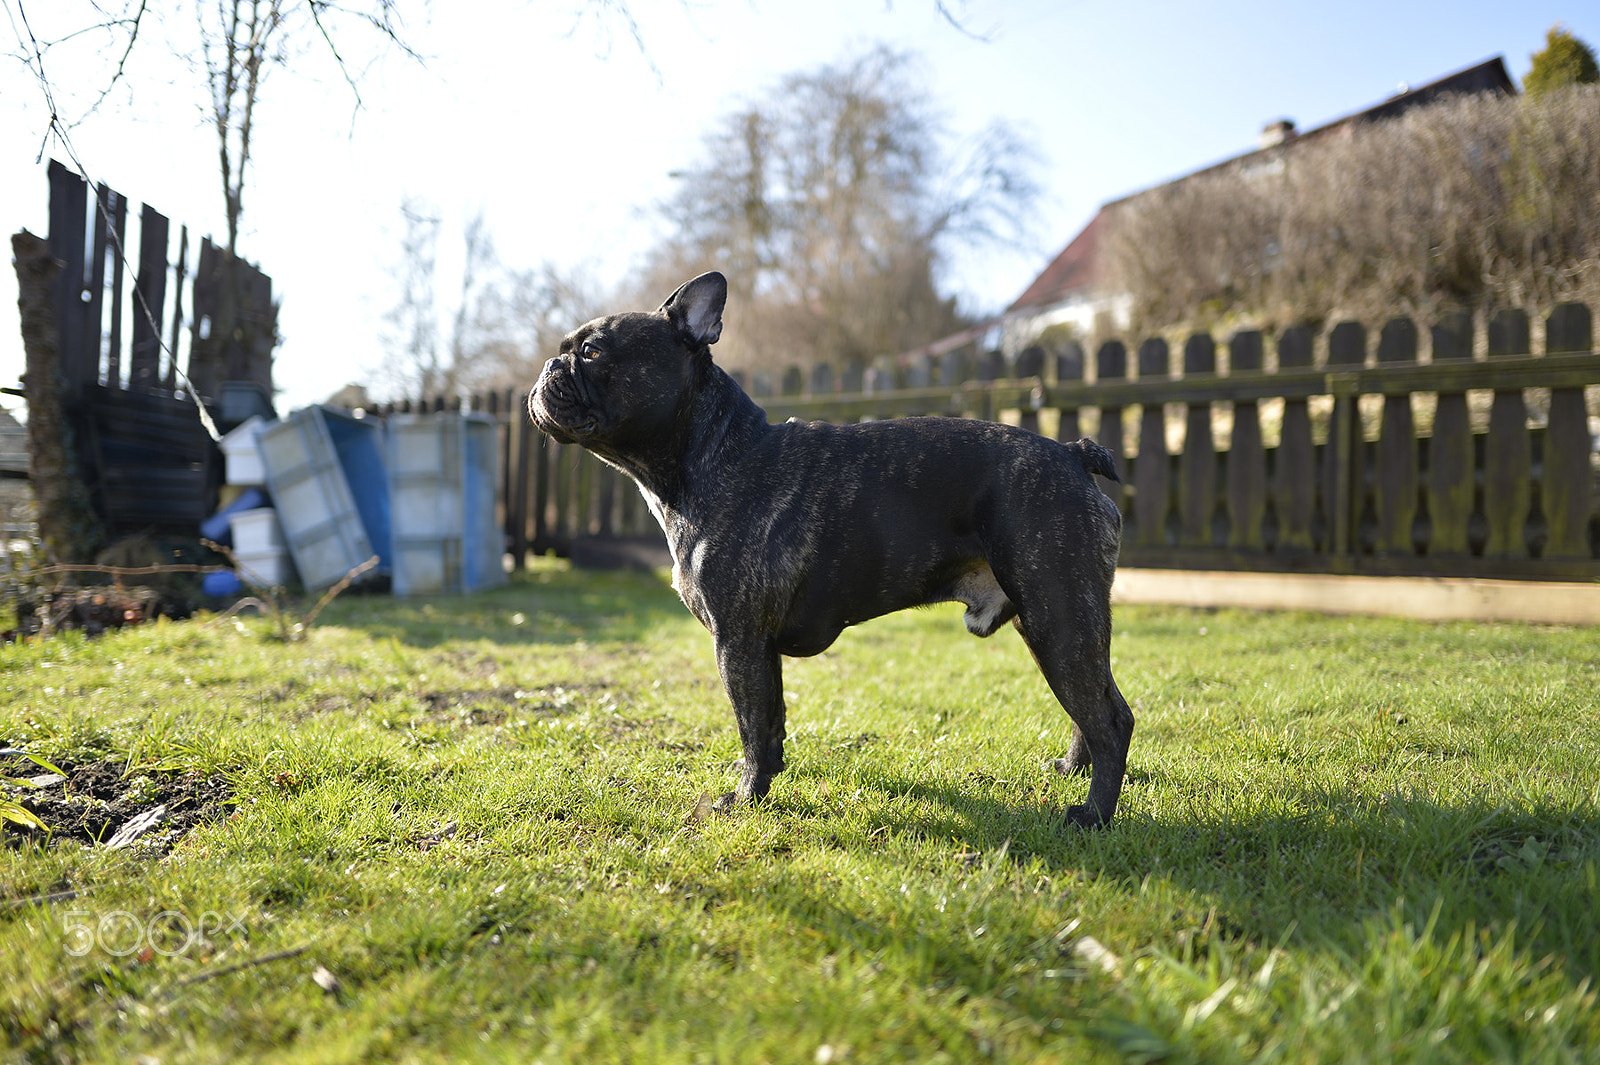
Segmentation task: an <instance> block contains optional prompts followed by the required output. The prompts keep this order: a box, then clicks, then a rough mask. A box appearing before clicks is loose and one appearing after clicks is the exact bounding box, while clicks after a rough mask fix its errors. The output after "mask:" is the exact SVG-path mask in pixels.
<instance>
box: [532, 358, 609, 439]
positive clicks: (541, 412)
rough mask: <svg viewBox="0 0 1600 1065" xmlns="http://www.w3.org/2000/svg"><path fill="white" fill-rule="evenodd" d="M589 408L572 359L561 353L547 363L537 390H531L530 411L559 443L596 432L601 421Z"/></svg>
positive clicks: (539, 425)
mask: <svg viewBox="0 0 1600 1065" xmlns="http://www.w3.org/2000/svg"><path fill="white" fill-rule="evenodd" d="M589 410H590V404H589V403H588V402H587V400H586V398H585V395H584V390H583V387H582V382H581V380H580V379H579V377H578V371H577V369H576V367H575V366H574V365H573V362H572V359H571V358H570V357H569V356H560V357H557V358H554V359H551V360H550V361H549V362H547V363H545V364H544V369H543V370H541V371H540V372H539V380H538V381H537V382H536V383H535V384H534V386H533V391H532V392H529V393H528V415H529V417H531V418H532V419H533V424H535V425H537V426H538V427H539V428H540V429H541V430H543V431H544V432H546V433H549V434H550V435H551V436H553V437H555V439H556V440H557V441H558V442H559V443H563V444H571V443H575V442H577V440H578V438H580V437H582V436H586V435H588V434H589V433H592V432H594V429H595V427H596V426H597V425H598V424H599V419H598V418H596V417H595V416H594V415H593V414H591V413H589Z"/></svg>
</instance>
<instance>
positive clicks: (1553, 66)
mask: <svg viewBox="0 0 1600 1065" xmlns="http://www.w3.org/2000/svg"><path fill="white" fill-rule="evenodd" d="M1544 41H1545V45H1544V51H1542V52H1536V53H1534V56H1533V67H1532V68H1531V69H1529V71H1528V73H1527V75H1526V76H1525V77H1523V79H1522V91H1523V92H1525V93H1527V94H1528V95H1529V96H1538V95H1540V94H1541V93H1546V92H1549V91H1550V90H1551V89H1559V88H1562V87H1564V86H1567V85H1587V84H1592V83H1594V82H1600V66H1597V65H1596V64H1595V59H1594V51H1593V50H1592V49H1591V48H1590V47H1589V46H1588V45H1587V44H1584V43H1583V42H1582V41H1580V40H1579V39H1578V38H1576V37H1574V36H1573V35H1572V34H1570V33H1568V32H1567V31H1566V30H1564V29H1562V28H1561V27H1560V26H1559V25H1557V26H1552V27H1551V28H1550V32H1549V33H1547V34H1545V38H1544Z"/></svg>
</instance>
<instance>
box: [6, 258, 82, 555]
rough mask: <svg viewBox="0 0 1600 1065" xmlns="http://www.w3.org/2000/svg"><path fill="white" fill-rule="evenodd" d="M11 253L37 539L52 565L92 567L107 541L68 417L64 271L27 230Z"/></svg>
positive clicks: (29, 470)
mask: <svg viewBox="0 0 1600 1065" xmlns="http://www.w3.org/2000/svg"><path fill="white" fill-rule="evenodd" d="M11 251H12V254H13V256H14V257H15V258H14V265H15V266H16V270H17V310H18V312H19V315H20V317H21V319H22V347H23V352H24V355H25V356H26V359H27V370H26V372H25V373H24V374H23V375H22V387H23V392H24V393H25V394H26V396H27V400H28V476H29V479H30V480H31V481H32V482H33V496H34V501H35V504H36V507H37V510H38V519H39V539H40V540H41V541H42V542H43V544H44V550H45V554H46V556H47V557H48V558H49V559H50V561H52V562H54V563H58V564H62V563H78V562H91V561H93V559H94V554H95V552H96V551H97V550H98V549H99V548H100V545H101V543H102V542H103V540H104V533H103V531H102V529H101V526H100V521H99V519H98V518H97V517H96V516H95V513H94V508H93V506H92V505H91V504H90V502H89V490H88V488H87V487H86V486H85V485H84V483H83V477H82V474H81V472H80V470H79V467H78V458H77V454H76V451H75V449H74V446H73V439H72V426H71V424H70V422H69V421H68V419H67V417H66V411H65V409H64V401H65V399H66V397H65V396H64V395H63V392H64V391H65V389H64V388H63V385H62V379H61V368H60V346H59V345H58V344H57V342H56V320H55V296H54V293H55V278H56V275H57V274H58V273H60V271H61V264H60V263H59V262H57V261H56V260H55V259H54V258H53V257H52V256H51V254H50V244H49V242H48V241H46V240H44V239H42V238H40V237H37V236H35V235H34V234H32V233H29V232H28V231H27V230H23V231H22V232H21V233H16V234H13V236H12V237H11Z"/></svg>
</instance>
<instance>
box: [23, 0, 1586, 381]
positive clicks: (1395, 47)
mask: <svg viewBox="0 0 1600 1065" xmlns="http://www.w3.org/2000/svg"><path fill="white" fill-rule="evenodd" d="M168 6H169V7H171V8H172V12H173V13H172V14H169V15H167V16H166V19H167V22H165V23H161V22H156V23H154V24H152V26H150V27H149V28H148V30H147V37H146V39H145V40H143V41H142V42H141V49H142V50H141V51H140V52H139V53H137V55H136V57H135V61H134V63H133V65H132V66H131V68H130V71H129V77H128V78H127V80H126V82H125V83H124V86H123V87H122V88H121V89H119V90H118V91H116V92H115V93H113V94H112V96H111V97H110V99H108V100H107V101H106V103H105V104H103V105H102V106H101V108H100V110H99V111H98V112H97V113H96V114H95V115H94V116H92V117H90V118H88V119H87V120H85V121H84V122H83V123H82V124H81V125H79V126H78V127H77V128H76V129H75V130H74V132H73V135H72V136H73V143H74V146H75V148H76V150H77V154H78V157H79V158H80V159H81V160H82V162H83V164H84V165H85V167H86V168H87V169H88V170H89V171H90V176H91V177H92V178H94V179H95V180H97V181H104V182H107V183H108V184H110V185H112V186H113V187H115V188H117V189H119V190H121V191H123V192H125V193H127V194H128V195H129V196H130V197H131V198H132V199H134V200H136V201H148V202H150V203H151V204H153V205H154V206H156V207H157V208H158V209H160V210H162V211H164V212H166V213H168V214H169V215H171V216H173V218H174V219H175V220H177V221H185V222H188V223H189V225H190V226H191V230H192V231H194V230H198V231H202V232H210V233H212V234H214V235H216V236H218V237H219V238H220V237H221V236H222V234H223V233H224V226H223V224H222V221H221V207H220V201H221V197H220V194H219V193H218V192H216V191H215V187H216V185H217V178H216V174H215V148H214V147H213V141H212V134H211V132H210V130H209V129H208V128H207V127H206V125H205V115H204V113H203V111H202V109H201V107H202V104H203V103H204V99H205V96H204V87H203V79H202V77H201V75H200V74H199V72H198V71H197V70H196V69H195V68H194V67H193V66H192V65H191V64H189V63H186V62H184V61H182V60H179V59H175V58H173V56H172V50H173V49H174V48H177V49H182V48H183V47H184V46H185V41H186V40H187V35H188V33H189V30H188V24H187V20H188V18H189V12H190V7H189V5H187V4H177V5H168ZM402 6H403V7H404V6H410V5H407V4H406V3H405V2H404V0H402ZM570 6H571V5H566V4H562V5H554V4H549V3H544V2H537V0H527V2H513V0H471V2H462V3H452V4H443V3H435V4H433V5H432V9H431V16H429V17H428V19H427V20H426V21H423V20H421V19H420V17H419V19H418V21H416V22H414V23H413V24H412V26H411V29H410V31H409V32H410V35H411V39H412V40H413V42H414V43H415V44H416V45H417V47H418V50H419V51H421V52H423V53H425V54H426V55H427V56H428V57H429V58H428V61H427V63H426V65H425V66H422V67H418V66H417V65H416V64H414V63H412V62H410V61H408V60H406V59H404V58H402V57H400V56H397V55H389V56H387V57H380V58H373V57H370V56H367V55H365V54H363V53H362V50H361V49H359V48H356V49H352V50H351V51H352V56H353V59H354V61H355V62H357V63H358V64H360V65H362V66H363V67H365V68H366V69H367V74H366V76H365V78H364V80H363V81H362V95H363V103H364V107H363V109H362V110H361V112H360V113H358V114H353V107H352V103H353V102H352V99H351V96H350V93H349V91H348V89H347V88H345V87H344V85H343V84H342V82H340V80H339V79H338V77H337V76H336V75H335V74H334V72H332V71H331V70H330V69H328V68H327V67H326V65H322V64H318V63H315V62H313V61H310V60H306V61H302V62H301V63H300V65H299V68H298V69H297V70H295V71H293V72H288V71H277V72H275V73H274V74H273V75H272V76H271V80H269V81H268V82H267V84H266V88H265V93H264V97H263V102H262V104H261V110H260V112H259V115H258V129H257V142H256V148H255V150H256V156H257V168H256V172H255V180H254V183H253V187H252V188H251V189H250V190H249V191H248V192H247V196H248V197H249V198H248V199H247V202H246V213H245V216H244V232H243V234H242V237H241V249H242V250H243V252H244V253H245V254H246V255H247V256H248V257H249V258H251V259H253V260H255V261H258V262H260V263H261V264H262V266H263V268H264V269H265V270H266V271H267V273H269V274H271V275H272V277H273V278H274V281H275V284H276V290H277V292H278V293H279V294H280V295H281V297H282V299H283V313H282V320H281V325H282V329H283V332H284V334H285V342H284V344H283V346H282V348H281V349H280V352H279V357H278V363H277V375H276V376H277V381H278V383H279V386H280V388H281V389H282V390H283V396H282V399H281V401H280V405H283V406H286V407H294V406H299V405H302V404H305V403H308V402H315V401H318V400H321V399H323V398H325V397H326V396H327V395H328V394H330V393H331V392H333V391H334V390H335V389H337V388H339V387H340V386H341V385H343V384H345V383H347V382H349V381H357V380H363V379H370V378H371V377H373V376H374V374H373V372H372V371H373V370H374V369H375V368H376V367H378V366H380V365H381V361H382V359H383V347H382V326H381V323H382V320H383V318H384V317H385V315H386V312H387V311H388V309H389V308H390V307H392V306H393V305H394V303H395V300H396V292H395V283H394V281H393V280H392V278H391V276H390V274H389V273H388V272H387V270H388V265H389V264H391V263H392V262H393V261H394V259H395V258H396V255H397V252H396V248H397V234H398V228H399V226H398V219H399V204H400V201H401V198H402V197H403V196H405V195H407V194H412V195H417V196H421V197H424V198H426V199H429V200H431V201H433V202H434V203H436V204H437V205H438V206H439V208H440V209H441V211H442V212H443V213H444V215H445V217H446V219H447V220H448V221H452V222H455V223H459V221H460V220H461V219H462V218H464V217H466V216H467V215H469V214H471V213H472V212H473V211H475V210H477V209H479V208H480V207H481V208H482V209H483V210H485V211H486V213H487V217H488V220H489V223H490V227H491V229H492V231H493V234H494V238H495V241H496V244H497V247H498V250H499V253H500V256H501V258H502V259H503V260H504V261H505V262H506V263H507V264H508V265H511V266H513V267H531V266H534V265H537V264H538V263H540V262H543V261H552V262H554V263H556V264H558V265H560V266H562V267H563V268H574V267H578V268H582V269H585V270H587V271H588V272H589V273H590V274H591V275H592V276H594V277H596V278H598V279H599V280H601V281H603V282H608V283H609V282H614V281H617V280H619V279H621V278H622V277H624V276H626V273H627V271H628V270H629V269H630V268H631V267H632V266H633V265H634V264H635V263H636V262H637V260H638V257H639V255H640V253H641V252H642V251H643V250H644V249H645V248H646V247H648V246H649V245H650V243H651V242H652V241H654V240H655V239H657V238H658V237H659V235H660V225H659V222H657V221H655V220H654V217H653V215H652V213H651V207H652V205H654V204H655V203H658V202H660V201H661V200H663V199H664V198H665V197H666V196H667V195H668V194H669V192H670V191H671V188H672V181H671V179H669V178H668V177H667V174H668V172H669V171H672V170H674V169H678V168H680V167H682V166H684V165H686V164H689V163H692V162H693V161H695V160H696V159H697V157H698V154H699V144H700V138H701V137H702V135H703V133H704V132H705V131H706V129H707V128H708V127H709V125H710V123H711V122H712V121H713V120H714V119H715V118H716V117H717V116H718V115H720V114H721V113H723V112H724V111H726V110H728V109H729V108H731V107H732V106H735V105H736V104H737V103H739V102H740V101H741V100H743V99H745V98H748V97H751V96H754V95H756V94H759V93H760V92H761V91H762V90H763V89H764V88H766V87H767V86H769V85H771V84H772V83H773V82H775V81H776V80H777V79H778V78H779V77H780V76H782V75H783V74H785V73H788V72H791V71H796V70H804V69H809V68H814V67H816V66H818V65H820V64H822V63H826V62H834V61H839V60H841V59H844V58H847V57H849V56H851V55H854V54H856V53H858V52H860V51H861V50H864V49H865V48H868V47H870V46H872V45H873V44H875V43H878V42H886V43H888V44H890V45H892V46H894V47H896V48H899V49H902V50H905V51H909V52H912V53H915V54H917V55H918V56H920V57H921V63H922V69H923V71H924V73H925V76H926V82H927V85H928V87H929V91H930V95H931V97H932V100H933V102H934V104H935V105H936V106H937V107H938V108H939V109H940V110H941V111H943V112H944V113H945V114H946V115H947V116H948V119H949V123H950V126H951V127H952V129H953V130H954V131H955V132H956V133H958V134H961V133H967V134H970V133H973V132H975V131H976V130H978V129H980V128H981V127H982V126H984V125H985V124H986V123H988V122H989V121H990V120H992V119H994V118H1004V119H1006V120H1007V121H1009V122H1011V123H1013V124H1014V125H1015V126H1016V127H1018V128H1019V129H1020V130H1021V131H1023V132H1024V133H1025V134H1026V135H1027V136H1028V137H1029V138H1031V139H1032V140H1033V141H1034V143H1035V144H1036V145H1037V147H1038V149H1039V152H1040V155H1041V157H1042V160H1043V163H1042V166H1041V168H1040V170H1039V172H1038V177H1039V180H1040V184H1041V185H1042V186H1043V189H1044V196H1043V199H1042V201H1041V203H1040V205H1039V211H1038V221H1037V225H1036V227H1035V230H1034V233H1033V234H1032V240H1031V242H1030V245H1029V246H1027V247H1023V248H1019V249H1016V250H1015V251H1014V252H1012V253H1009V254H1003V255H992V256H984V257H981V258H978V257H974V258H973V259H970V260H963V261H960V262H957V263H954V264H952V277H951V280H952V282H953V284H954V286H955V287H956V290H957V291H958V292H959V293H960V294H961V295H962V297H963V301H964V303H965V305H966V306H967V307H968V309H970V310H973V311H986V310H996V309H998V308H1000V307H1002V306H1004V305H1005V304H1006V303H1007V302H1009V301H1010V300H1011V299H1012V298H1013V297H1015V296H1016V295H1017V294H1018V293H1019V292H1020V291H1021V290H1022V289H1023V288H1024V287H1025V286H1026V285H1027V283H1028V281H1029V280H1031V278H1032V277H1033V275H1034V274H1035V273H1036V272H1037V271H1038V270H1039V269H1040V268H1042V266H1043V265H1044V264H1045V263H1046V262H1048V261H1049V259H1050V258H1051V257H1052V256H1053V255H1054V254H1055V252H1056V251H1058V250H1059V249H1060V248H1061V247H1062V246H1063V245H1064V244H1065V243H1066V242H1067V241H1068V240H1069V239H1071V237H1072V236H1073V234H1074V233H1076V232H1077V230H1078V229H1079V228H1080V227H1081V226H1082V225H1083V224H1084V222H1086V221H1087V220H1088V219H1089V217H1090V216H1091V215H1092V214H1093V213H1094V210H1095V208H1096V207H1097V206H1098V205H1099V204H1101V203H1103V202H1105V201H1107V200H1110V199H1114V198H1116V197H1119V196H1122V195H1124V194H1126V193H1128V192H1131V191H1134V190H1137V189H1140V188H1145V187H1148V186H1150V185H1154V184H1158V183H1160V182H1162V181H1164V180H1166V179H1168V178H1171V177H1174V176H1177V175H1179V174H1183V173H1186V172H1188V171H1191V170H1194V169H1197V168H1199V167H1201V166H1203V165H1205V164H1207V163H1210V162H1214V161H1216V160H1218V159H1222V158H1226V157H1228V156H1231V155H1234V154H1237V153H1238V152H1241V151H1244V150H1247V149H1249V148H1250V147H1251V146H1253V145H1254V144H1255V142H1256V139H1257V137H1258V135H1259V133H1260V130H1261V127H1262V126H1263V125H1264V124H1265V123H1266V122H1268V121H1271V120H1273V119H1277V118H1292V119H1294V120H1295V121H1296V122H1297V123H1298V124H1299V125H1300V126H1301V127H1302V128H1306V127H1310V126H1314V125H1318V124H1320V123H1322V122H1325V121H1328V120H1330V119H1333V118H1337V117H1339V116H1341V115H1344V114H1348V113H1350V112H1352V111H1356V110H1360V109H1363V108H1365V107H1368V106H1370V105H1372V104H1374V103H1377V102H1379V101H1381V100H1383V99H1385V98H1386V97H1388V96H1390V95H1392V94H1393V93H1394V92H1395V91H1396V90H1397V89H1398V88H1399V87H1400V86H1401V85H1402V84H1420V83H1422V82H1425V81H1429V80H1432V79H1434V78H1436V77H1439V76H1440V75H1443V74H1446V73H1450V72H1452V71H1455V70H1458V69H1460V68H1462V67H1465V66H1469V65H1471V64H1474V63H1477V62H1479V61H1481V60H1484V59H1487V58H1490V57H1492V56H1496V55H1501V56H1504V57H1505V60H1506V63H1507V66H1508V67H1509V69H1510V71H1511V74H1512V76H1513V77H1514V78H1518V79H1520V78H1521V76H1522V74H1524V73H1525V72H1526V71H1527V68H1528V65H1529V57H1530V55H1531V54H1532V53H1533V52H1535V51H1537V50H1538V49H1539V48H1541V47H1542V46H1543V41H1544V34H1545V31H1546V30H1547V29H1549V27H1550V26H1552V25H1553V24H1555V23H1557V22H1560V23H1562V24H1564V25H1565V26H1566V27H1567V28H1568V29H1569V30H1571V31H1572V32H1574V33H1576V34H1577V35H1578V36H1579V37H1581V38H1583V39H1584V40H1585V41H1587V42H1589V44H1590V45H1591V46H1597V45H1600V3H1597V2H1596V0H1583V2H1574V0H1567V2H1559V3H1549V2H1545V0H1523V2H1521V3H1518V4H1507V3H1504V2H1494V3H1491V2H1484V0H1468V2H1461V0H1456V2H1449V3H1445V2H1432V0H1429V2H1411V3H1408V2H1404V0H1391V2H1387V3H1375V2H1370V0H1347V2H1345V3H1342V4H1315V5H1313V4H1297V3H1283V2H1277V3H1261V2H1246V0H1216V2H1213V3H1210V4H1194V3H1190V2H1182V0H1124V2H1123V3H1119V4H1107V3H1091V2H1087V0H970V2H968V3H967V4H965V6H964V7H963V6H962V5H961V4H960V2H959V0H951V3H950V5H949V6H951V7H952V9H953V10H956V11H958V12H961V13H963V17H964V21H965V24H966V25H967V26H968V28H969V29H971V30H972V31H974V34H963V33H962V32H959V31H958V30H956V29H954V28H952V27H951V26H950V25H949V24H948V23H947V22H945V21H944V20H943V19H942V18H941V17H940V16H939V15H938V14H937V12H936V10H935V6H934V3H933V0H894V2H893V3H892V4H880V3H877V2H875V0H633V4H632V6H633V10H634V12H635V14H636V15H637V16H638V20H639V28H640V31H641V34H642V37H643V40H644V46H645V54H644V55H641V53H640V51H639V49H638V48H636V47H635V46H634V44H633V43H632V40H631V39H630V38H629V37H628V35H627V33H626V30H625V29H624V28H622V27H621V26H616V25H614V26H612V28H611V29H612V32H611V33H610V34H609V35H608V34H607V32H605V30H604V29H603V28H601V27H597V26H596V25H595V24H594V23H593V22H592V21H589V22H581V23H578V24H577V25H576V26H575V25H574V21H573V18H572V17H571V16H570V15H569V14H567V13H565V12H566V11H567V9H568V8H569V7H570ZM22 10H26V11H27V14H28V16H29V18H30V20H31V21H32V22H33V23H34V26H35V29H36V30H39V29H41V24H42V23H54V24H55V25H57V26H60V25H63V24H65V23H66V22H70V21H71V20H72V19H73V18H74V17H78V18H79V19H80V21H81V20H82V17H83V16H82V15H81V14H76V13H81V12H84V11H87V10H88V4H87V0H0V50H3V51H7V52H9V51H12V50H14V49H15V47H16V35H15V33H14V27H17V26H18V15H19V12H20V11H22ZM552 12H554V13H552ZM46 61H47V71H48V72H49V73H50V74H51V76H52V78H53V80H54V81H55V82H56V84H57V87H58V90H59V91H60V94H61V100H60V101H58V102H60V103H61V104H62V110H63V111H64V112H65V113H67V114H69V115H72V114H77V113H79V112H81V110H82V108H83V107H84V106H85V104H86V103H87V100H88V99H89V97H88V96H86V95H85V94H86V93H87V92H89V90H90V89H91V88H92V89H93V90H95V91H98V89H99V88H100V87H101V85H102V84H103V81H104V77H105V72H106V71H107V70H108V69H110V68H109V66H108V65H107V64H108V62H114V57H110V58H108V56H106V55H105V54H103V53H101V54H94V53H92V52H89V51H88V50H87V49H79V50H78V51H76V52H74V51H73V50H72V49H71V48H62V49H57V50H54V51H52V52H51V53H50V54H49V55H48V56H47V60H46ZM0 63H3V64H4V65H0V143H3V144H4V145H6V149H5V151H4V153H0V215H3V217H0V225H4V226H5V227H6V232H7V233H10V232H14V231H15V230H17V229H19V228H23V227H28V228H31V229H34V230H35V231H36V232H43V231H44V228H45V206H46V187H45V181H44V168H43V165H42V164H36V162H35V156H36V154H37V152H38V151H39V147H40V144H41V140H42V138H43V134H44V131H45V128H46V124H47V123H46V120H47V117H48V111H47V110H46V107H45V104H44V101H43V98H42V95H41V93H40V92H39V89H38V87H37V85H36V84H35V83H34V81H33V80H32V79H31V78H30V77H29V75H28V74H27V72H26V71H25V70H24V69H23V68H22V67H21V66H20V64H17V63H15V62H14V61H12V60H10V59H5V60H0ZM291 73H292V74H293V75H295V76H290V75H291ZM60 153H61V148H60V147H59V146H47V147H46V159H48V157H49V155H50V154H57V155H59V154H60ZM458 240H459V229H456V230H455V231H454V232H453V233H452V232H448V231H447V233H446V236H445V243H446V247H445V249H444V252H445V257H446V261H444V262H442V263H441V266H442V268H443V269H444V270H445V271H446V272H445V274H444V278H443V279H442V280H441V289H444V290H448V288H449V287H450V286H449V281H448V280H447V278H448V277H449V274H448V270H449V267H450V263H449V262H448V255H449V254H450V250H451V248H452V247H453V241H458ZM7 277H8V280H7V281H6V283H5V284H4V285H3V286H0V288H3V289H4V290H5V291H12V292H14V289H13V287H12V286H13V285H14V283H15V282H14V280H12V279H11V275H10V272H9V271H7ZM735 315H736V309H735V310H733V311H730V321H731V320H733V318H734V316H735ZM21 365H22V359H21V352H20V345H19V343H18V341H17V330H16V318H15V300H14V297H12V296H7V297H4V298H0V378H4V379H5V381H6V382H7V383H10V382H11V381H13V380H14V379H15V377H16V375H17V374H18V373H19V372H20V370H21Z"/></svg>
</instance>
